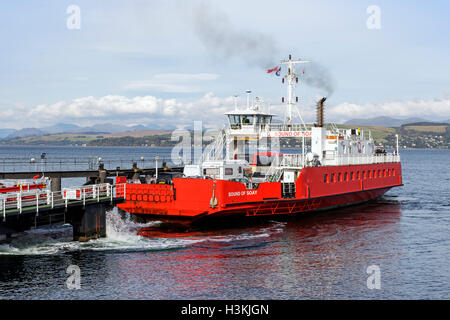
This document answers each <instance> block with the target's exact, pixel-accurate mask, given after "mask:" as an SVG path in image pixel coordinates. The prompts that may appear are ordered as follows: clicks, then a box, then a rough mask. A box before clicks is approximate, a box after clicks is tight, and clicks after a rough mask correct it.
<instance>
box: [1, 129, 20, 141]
mask: <svg viewBox="0 0 450 320" xmlns="http://www.w3.org/2000/svg"><path fill="white" fill-rule="evenodd" d="M16 131H17V130H16V129H0V139H3V138H6V137H7V136H9V135H10V134H12V133H14V132H16Z"/></svg>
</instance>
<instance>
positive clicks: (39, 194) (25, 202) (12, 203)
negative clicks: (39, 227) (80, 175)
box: [0, 183, 126, 221]
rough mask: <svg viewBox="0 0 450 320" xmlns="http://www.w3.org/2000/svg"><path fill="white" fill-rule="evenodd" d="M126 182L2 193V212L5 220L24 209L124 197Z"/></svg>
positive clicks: (33, 209)
mask: <svg viewBox="0 0 450 320" xmlns="http://www.w3.org/2000/svg"><path fill="white" fill-rule="evenodd" d="M125 188H126V184H117V185H111V184H109V183H103V184H94V185H85V186H79V187H73V188H64V189H63V190H62V191H50V190H37V191H33V192H30V191H24V192H11V193H4V194H1V195H0V212H1V215H2V216H3V221H6V218H7V216H8V215H10V214H11V215H15V214H22V213H23V212H24V211H27V212H30V211H31V212H35V213H36V215H39V212H40V211H41V210H44V209H46V210H48V209H55V208H67V207H68V206H69V205H70V204H72V203H74V202H78V203H82V204H83V206H84V205H86V204H87V203H92V202H100V201H105V200H110V201H111V202H112V201H113V200H114V199H118V198H124V197H125V193H126V190H125Z"/></svg>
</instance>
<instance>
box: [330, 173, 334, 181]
mask: <svg viewBox="0 0 450 320" xmlns="http://www.w3.org/2000/svg"><path fill="white" fill-rule="evenodd" d="M330 182H334V173H332V174H331V180H330Z"/></svg>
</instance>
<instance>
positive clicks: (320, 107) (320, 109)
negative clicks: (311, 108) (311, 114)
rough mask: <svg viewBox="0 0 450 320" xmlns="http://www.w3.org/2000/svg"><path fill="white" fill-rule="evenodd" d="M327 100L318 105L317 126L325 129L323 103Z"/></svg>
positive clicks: (322, 100)
mask: <svg viewBox="0 0 450 320" xmlns="http://www.w3.org/2000/svg"><path fill="white" fill-rule="evenodd" d="M325 100H327V98H325V97H323V98H322V99H320V100H319V102H318V103H317V126H318V127H323V124H324V122H323V103H324V102H325Z"/></svg>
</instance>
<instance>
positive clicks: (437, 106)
mask: <svg viewBox="0 0 450 320" xmlns="http://www.w3.org/2000/svg"><path fill="white" fill-rule="evenodd" d="M327 114H328V117H329V118H333V119H335V120H336V121H344V120H348V119H352V118H371V117H379V116H388V117H400V118H403V117H423V118H425V119H435V120H438V119H439V118H441V119H442V117H445V118H447V117H450V99H434V100H423V99H418V100H412V101H391V102H385V103H379V104H371V103H368V104H364V105H358V104H354V103H347V102H346V103H341V104H338V105H336V106H332V107H330V108H329V109H328V110H327Z"/></svg>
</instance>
